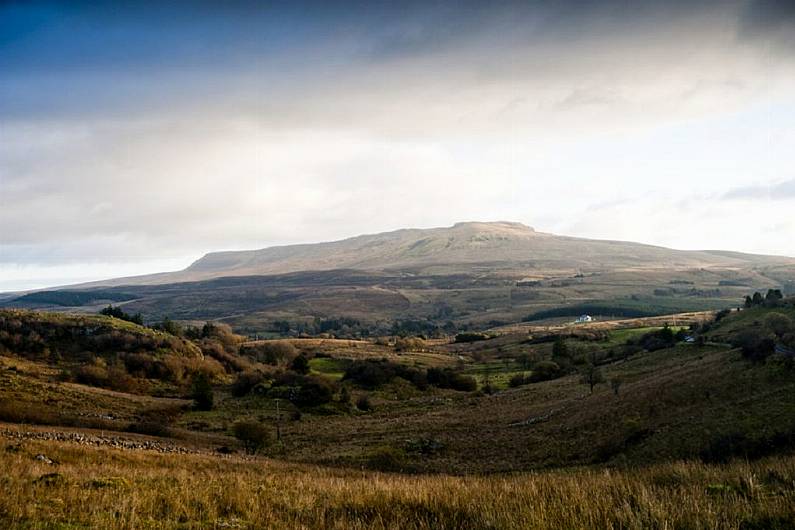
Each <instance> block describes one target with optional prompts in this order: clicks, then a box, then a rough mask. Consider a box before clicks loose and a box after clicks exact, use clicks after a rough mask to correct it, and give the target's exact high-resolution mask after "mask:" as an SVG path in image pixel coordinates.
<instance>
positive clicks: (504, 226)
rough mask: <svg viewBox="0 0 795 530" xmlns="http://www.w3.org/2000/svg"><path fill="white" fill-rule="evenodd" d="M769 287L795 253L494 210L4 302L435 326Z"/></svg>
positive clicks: (185, 315)
mask: <svg viewBox="0 0 795 530" xmlns="http://www.w3.org/2000/svg"><path fill="white" fill-rule="evenodd" d="M770 288H773V289H781V290H782V291H783V292H788V293H793V292H795V259H793V258H785V257H774V256H760V255H751V254H742V253H737V252H726V251H682V250H672V249H668V248H663V247H658V246H652V245H643V244H639V243H628V242H622V241H603V240H591V239H582V238H574V237H566V236H558V235H554V234H547V233H543V232H537V231H535V230H534V229H532V228H530V227H528V226H525V225H523V224H520V223H511V222H495V223H458V224H456V225H454V226H452V227H447V228H431V229H422V230H420V229H406V230H397V231H394V232H386V233H382V234H374V235H362V236H358V237H353V238H350V239H344V240H341V241H333V242H328V243H316V244H305V245H289V246H281V247H270V248H265V249H262V250H250V251H237V252H215V253H211V254H207V255H206V256H204V257H202V258H201V259H199V260H197V261H196V262H195V263H193V264H192V265H191V266H190V267H188V268H186V269H185V270H182V271H178V272H170V273H160V274H155V275H149V276H138V277H133V278H117V279H113V280H109V281H102V282H94V283H91V284H83V285H77V286H69V287H66V288H61V289H50V290H47V291H39V292H35V293H28V294H23V293H17V294H16V295H14V296H7V297H5V298H3V297H0V307H18V308H27V309H48V310H57V311H79V312H89V313H90V312H97V311H99V310H100V309H102V308H103V307H105V306H107V305H108V304H109V303H113V304H119V305H122V306H124V308H125V311H127V312H129V313H131V314H133V313H141V314H142V315H143V318H144V320H146V321H148V322H153V321H157V320H159V319H163V318H165V317H170V318H173V319H177V320H183V321H192V322H202V321H206V320H220V321H223V322H226V323H228V324H230V325H232V326H233V327H234V328H235V329H236V330H237V331H239V332H244V333H251V334H259V333H263V332H272V331H274V330H276V332H278V333H285V331H284V330H286V329H289V330H290V331H289V333H291V334H300V333H304V332H310V333H312V332H313V330H314V328H315V327H317V326H320V327H321V328H323V329H332V330H334V332H337V333H339V332H341V331H340V329H345V330H347V331H346V332H347V333H354V334H356V333H359V332H361V333H365V332H367V333H389V332H393V333H424V334H430V335H434V334H437V333H440V331H439V330H440V329H442V328H444V329H445V330H448V331H449V330H452V329H455V328H457V329H470V328H473V327H474V328H481V329H483V328H488V327H494V326H500V325H504V324H508V323H516V322H519V321H522V320H533V321H536V320H539V319H547V318H552V317H560V318H568V317H571V316H572V315H579V314H581V313H583V312H586V313H589V314H592V315H593V316H596V317H599V318H611V317H619V316H633V315H634V316H641V315H660V314H669V313H676V312H684V311H703V310H713V309H722V308H724V307H730V306H732V305H735V304H737V303H738V302H739V301H741V300H742V299H743V297H744V296H745V295H747V294H749V292H753V291H754V290H760V291H762V292H765V291H766V290H767V289H770ZM318 319H320V320H321V321H324V322H321V323H320V324H317V326H316V321H317V320H318ZM340 319H343V320H340ZM344 319H352V320H353V321H355V322H356V323H355V324H353V323H352V322H351V321H349V320H344ZM325 321H327V322H325ZM343 322H347V323H343ZM401 322H404V323H405V322H408V323H407V324H406V325H405V326H404V324H402V323H401ZM329 326H332V328H329ZM333 326H338V327H339V329H337V327H333ZM396 326H397V327H396Z"/></svg>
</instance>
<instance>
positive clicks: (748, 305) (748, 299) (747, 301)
mask: <svg viewBox="0 0 795 530" xmlns="http://www.w3.org/2000/svg"><path fill="white" fill-rule="evenodd" d="M753 305H754V300H753V298H751V297H750V296H748V295H746V296H745V308H746V309H750V308H751V307H752V306H753Z"/></svg>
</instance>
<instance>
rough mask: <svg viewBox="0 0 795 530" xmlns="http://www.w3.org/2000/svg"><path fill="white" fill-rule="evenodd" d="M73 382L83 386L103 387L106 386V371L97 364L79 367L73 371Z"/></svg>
mask: <svg viewBox="0 0 795 530" xmlns="http://www.w3.org/2000/svg"><path fill="white" fill-rule="evenodd" d="M75 380H76V381H77V382H78V383H80V384H83V385H90V386H100V387H104V386H107V384H108V369H107V368H105V367H104V366H101V365H99V364H89V365H86V366H81V367H79V368H78V369H77V370H75Z"/></svg>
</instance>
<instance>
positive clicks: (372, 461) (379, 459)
mask: <svg viewBox="0 0 795 530" xmlns="http://www.w3.org/2000/svg"><path fill="white" fill-rule="evenodd" d="M407 461H408V458H407V457H406V451H404V450H403V449H398V448H396V447H390V446H384V447H379V448H377V449H375V450H373V451H372V452H371V453H370V455H369V456H368V457H367V467H369V468H370V469H375V470H377V471H403V470H405V468H406V465H407Z"/></svg>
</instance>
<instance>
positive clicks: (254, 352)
mask: <svg viewBox="0 0 795 530" xmlns="http://www.w3.org/2000/svg"><path fill="white" fill-rule="evenodd" d="M240 353H241V355H247V356H249V357H253V358H254V359H256V360H257V361H259V362H261V363H265V364H270V365H273V366H276V365H277V364H280V363H287V362H290V361H292V360H293V358H294V357H295V356H297V355H298V350H297V349H296V348H295V346H293V345H292V344H291V343H290V342H287V341H285V340H275V341H266V342H263V343H260V344H254V345H251V346H245V347H242V348H241V350H240Z"/></svg>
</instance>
